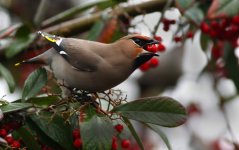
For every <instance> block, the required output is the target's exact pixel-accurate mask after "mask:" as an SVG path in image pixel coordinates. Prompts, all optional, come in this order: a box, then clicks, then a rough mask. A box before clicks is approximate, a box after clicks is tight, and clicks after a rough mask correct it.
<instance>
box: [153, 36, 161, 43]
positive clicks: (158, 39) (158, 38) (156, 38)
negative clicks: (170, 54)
mask: <svg viewBox="0 0 239 150" xmlns="http://www.w3.org/2000/svg"><path fill="white" fill-rule="evenodd" d="M154 39H155V40H157V41H159V42H161V41H162V38H161V36H156V35H155V36H154Z"/></svg>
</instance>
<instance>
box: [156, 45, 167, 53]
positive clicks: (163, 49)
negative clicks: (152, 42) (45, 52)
mask: <svg viewBox="0 0 239 150" xmlns="http://www.w3.org/2000/svg"><path fill="white" fill-rule="evenodd" d="M165 49H166V48H165V46H164V45H163V44H162V43H159V44H158V47H157V50H158V51H159V52H164V51H165Z"/></svg>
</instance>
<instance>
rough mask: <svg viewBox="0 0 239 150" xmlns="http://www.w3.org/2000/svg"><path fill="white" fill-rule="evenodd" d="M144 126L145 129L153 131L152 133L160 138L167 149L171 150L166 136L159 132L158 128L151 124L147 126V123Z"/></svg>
mask: <svg viewBox="0 0 239 150" xmlns="http://www.w3.org/2000/svg"><path fill="white" fill-rule="evenodd" d="M144 125H145V126H146V127H148V128H150V129H151V130H153V131H154V132H156V133H157V134H158V135H159V136H160V137H161V138H162V140H163V141H164V143H165V144H166V146H167V147H168V149H169V150H172V147H171V145H170V143H169V140H168V138H167V136H166V135H165V134H164V133H163V132H162V131H161V130H160V128H159V126H157V125H153V124H148V123H145V124H144Z"/></svg>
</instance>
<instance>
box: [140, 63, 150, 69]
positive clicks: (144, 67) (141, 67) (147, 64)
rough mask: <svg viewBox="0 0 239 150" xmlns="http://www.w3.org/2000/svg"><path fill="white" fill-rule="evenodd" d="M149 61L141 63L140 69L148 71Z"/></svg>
mask: <svg viewBox="0 0 239 150" xmlns="http://www.w3.org/2000/svg"><path fill="white" fill-rule="evenodd" d="M149 67H150V66H149V63H148V62H146V63H144V64H143V65H141V66H140V70H141V71H147V70H149Z"/></svg>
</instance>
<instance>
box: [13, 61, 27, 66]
mask: <svg viewBox="0 0 239 150" xmlns="http://www.w3.org/2000/svg"><path fill="white" fill-rule="evenodd" d="M24 62H25V61H22V62H19V63H16V64H15V67H18V66H20V65H21V64H22V63H24Z"/></svg>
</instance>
